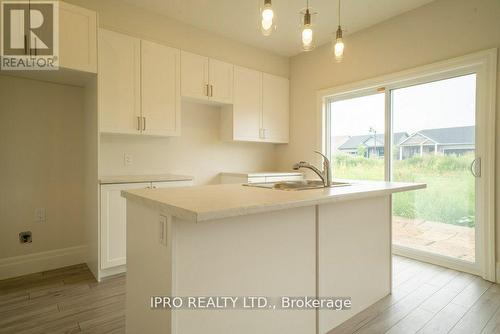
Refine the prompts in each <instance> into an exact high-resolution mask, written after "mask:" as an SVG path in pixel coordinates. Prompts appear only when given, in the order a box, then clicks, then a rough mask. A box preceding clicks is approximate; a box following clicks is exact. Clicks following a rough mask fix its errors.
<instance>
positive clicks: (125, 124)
mask: <svg viewBox="0 0 500 334" xmlns="http://www.w3.org/2000/svg"><path fill="white" fill-rule="evenodd" d="M140 49H141V44H140V40H139V39H137V38H133V37H130V36H126V35H122V34H119V33H116V32H112V31H108V30H104V29H100V30H99V114H100V128H101V132H111V133H129V134H139V133H140V129H141V123H140V117H141V110H140V108H141V106H140V102H141V96H140V94H141V92H140V78H141V72H140V57H141V54H140Z"/></svg>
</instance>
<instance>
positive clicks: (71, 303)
mask: <svg viewBox="0 0 500 334" xmlns="http://www.w3.org/2000/svg"><path fill="white" fill-rule="evenodd" d="M393 272H394V291H393V294H392V295H391V296H388V297H386V298H384V299H382V300H381V301H379V302H378V303H376V304H375V305H373V306H371V307H370V308H368V309H367V310H365V311H363V312H361V313H359V314H358V315H356V316H354V317H353V318H351V319H350V320H348V321H347V322H345V323H344V324H342V325H341V326H339V327H337V328H336V329H334V330H333V331H331V332H330V333H329V334H341V333H342V334H348V333H360V334H361V333H363V334H364V333H404V334H408V333H467V334H472V333H500V286H499V285H497V284H491V283H489V282H486V281H484V280H482V279H481V278H479V277H475V276H473V275H469V274H465V273H461V272H457V271H454V270H450V269H445V268H442V267H438V266H434V265H430V264H426V263H422V262H418V261H414V260H410V259H407V258H403V257H398V256H395V257H394V270H393ZM124 327H125V275H119V276H115V277H112V278H109V279H107V280H104V281H103V282H101V283H97V282H96V281H95V280H94V278H93V276H92V274H91V273H90V271H89V270H88V269H87V267H86V266H85V265H77V266H72V267H67V268H62V269H57V270H52V271H47V272H43V273H38V274H32V275H27V276H23V277H18V278H13V279H8V280H4V281H0V333H1V334H3V333H16V334H27V333H32V334H39V333H50V334H53V333H94V334H100V333H124V332H125V329H124Z"/></svg>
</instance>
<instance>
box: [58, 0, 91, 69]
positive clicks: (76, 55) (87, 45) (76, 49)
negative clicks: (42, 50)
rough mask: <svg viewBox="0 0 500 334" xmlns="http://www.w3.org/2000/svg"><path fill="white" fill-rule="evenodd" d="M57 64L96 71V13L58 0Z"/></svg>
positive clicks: (69, 67)
mask: <svg viewBox="0 0 500 334" xmlns="http://www.w3.org/2000/svg"><path fill="white" fill-rule="evenodd" d="M59 66H60V67H64V68H68V69H73V70H78V71H84V72H91V73H96V72H97V14H96V13H95V12H93V11H90V10H87V9H84V8H81V7H77V6H74V5H70V4H68V3H66V2H62V1H60V2H59Z"/></svg>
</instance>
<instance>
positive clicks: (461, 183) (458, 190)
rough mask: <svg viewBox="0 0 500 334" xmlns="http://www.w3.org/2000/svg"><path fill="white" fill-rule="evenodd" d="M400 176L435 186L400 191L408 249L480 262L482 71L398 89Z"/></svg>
mask: <svg viewBox="0 0 500 334" xmlns="http://www.w3.org/2000/svg"><path fill="white" fill-rule="evenodd" d="M390 99H391V109H392V110H391V111H392V112H391V114H392V176H391V179H392V180H394V181H402V182H422V183H426V184H427V189H425V190H422V191H416V192H408V193H401V194H395V195H394V196H393V220H392V222H393V244H394V245H395V247H396V248H397V250H399V251H400V252H403V253H405V254H411V253H413V254H417V253H422V252H425V253H427V254H428V255H435V256H440V257H446V258H449V259H453V260H459V261H464V262H467V263H470V264H474V263H475V261H476V256H475V254H476V237H475V236H476V233H475V226H476V224H475V223H476V205H475V203H476V179H475V177H474V175H473V171H471V165H473V164H474V162H475V159H476V155H475V149H476V145H475V143H476V140H475V133H476V75H475V74H470V75H464V76H458V77H453V78H449V79H443V80H437V81H432V82H427V83H422V84H416V85H412V86H408V87H402V88H396V89H392V90H391V91H390Z"/></svg>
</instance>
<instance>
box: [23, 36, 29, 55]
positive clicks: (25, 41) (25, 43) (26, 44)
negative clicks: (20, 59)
mask: <svg viewBox="0 0 500 334" xmlns="http://www.w3.org/2000/svg"><path fill="white" fill-rule="evenodd" d="M24 54H25V55H27V54H28V37H26V35H24Z"/></svg>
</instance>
